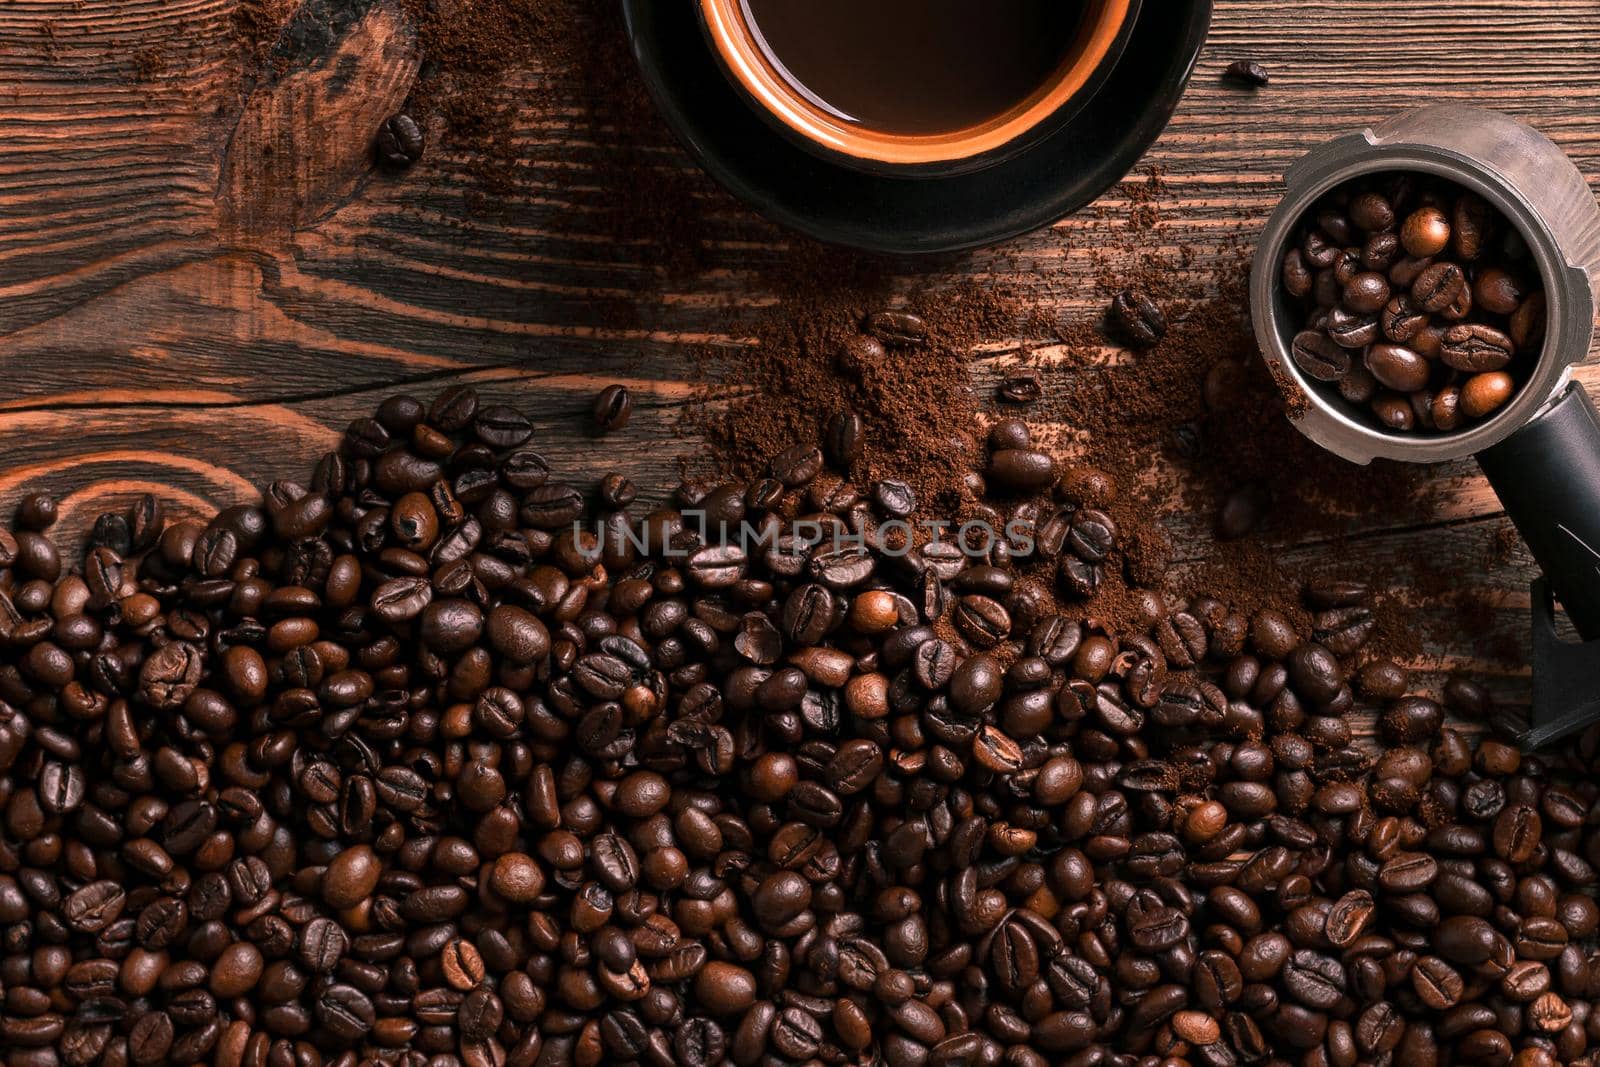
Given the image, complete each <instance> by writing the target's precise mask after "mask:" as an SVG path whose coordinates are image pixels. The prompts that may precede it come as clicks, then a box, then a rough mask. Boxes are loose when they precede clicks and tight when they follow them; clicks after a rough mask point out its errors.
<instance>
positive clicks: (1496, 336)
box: [1281, 172, 1546, 433]
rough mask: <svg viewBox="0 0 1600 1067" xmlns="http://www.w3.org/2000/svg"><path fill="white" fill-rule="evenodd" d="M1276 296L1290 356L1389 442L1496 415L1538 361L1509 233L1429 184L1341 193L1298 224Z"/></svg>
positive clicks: (1535, 319)
mask: <svg viewBox="0 0 1600 1067" xmlns="http://www.w3.org/2000/svg"><path fill="white" fill-rule="evenodd" d="M1281 283H1282V286H1283V289H1284V291H1285V292H1286V293H1287V294H1288V295H1289V297H1290V298H1291V303H1292V304H1293V305H1294V306H1295V307H1296V308H1298V309H1299V314H1301V315H1303V318H1302V319H1301V323H1302V325H1301V329H1300V331H1299V332H1298V333H1297V334H1295V336H1294V340H1293V342H1292V344H1291V346H1290V354H1291V356H1292V358H1293V359H1294V362H1295V365H1296V366H1298V367H1299V368H1300V371H1301V373H1303V374H1305V375H1307V376H1308V377H1310V378H1313V379H1315V380H1316V381H1319V382H1325V383H1327V384H1328V386H1329V387H1330V388H1332V389H1335V390H1337V391H1338V393H1339V395H1340V396H1341V397H1343V398H1344V400H1345V401H1346V402H1347V403H1349V404H1351V405H1354V406H1357V407H1359V408H1362V409H1364V410H1365V411H1366V412H1367V414H1368V416H1369V417H1370V418H1371V419H1373V420H1375V421H1376V422H1377V424H1378V425H1380V426H1382V427H1383V428H1385V429H1387V430H1390V431H1393V432H1395V433H1433V432H1437V433H1449V432H1451V431H1454V430H1460V429H1463V428H1466V427H1469V426H1471V425H1473V424H1474V423H1476V422H1479V421H1481V420H1483V419H1485V418H1488V417H1489V416H1491V415H1493V414H1494V413H1495V412H1496V411H1499V410H1500V409H1501V408H1502V407H1504V406H1505V405H1506V403H1507V402H1508V401H1509V400H1510V399H1511V397H1512V396H1513V395H1514V394H1515V393H1516V390H1517V388H1518V387H1519V385H1520V384H1521V383H1522V382H1523V381H1525V380H1526V379H1527V377H1528V374H1529V373H1530V372H1531V371H1532V370H1533V367H1534V365H1535V364H1536V363H1537V361H1538V359H1539V353H1540V350H1541V348H1542V346H1543V343H1544V333H1545V322H1546V312H1545V296H1544V291H1543V288H1542V285H1541V280H1540V276H1539V271H1538V268H1537V266H1536V265H1535V264H1534V262H1533V260H1532V257H1531V256H1530V255H1529V251H1528V247H1527V245H1526V243H1525V242H1524V241H1523V239H1522V236H1521V234H1520V233H1518V232H1517V230H1516V228H1515V227H1514V226H1513V225H1512V224H1511V223H1510V222H1509V221H1508V220H1506V219H1505V218H1504V217H1503V216H1502V215H1501V214H1500V213H1499V212H1498V211H1497V210H1496V209H1495V208H1494V207H1492V206H1491V205H1490V204H1489V202H1488V201H1486V200H1484V199H1483V198H1482V197H1481V196H1479V195H1478V194H1477V193H1475V192H1472V191H1470V190H1467V189H1464V188H1462V187H1461V186H1459V185H1457V184H1455V183H1454V182H1451V181H1448V180H1446V179H1443V178H1438V177H1434V176H1432V175H1425V174H1415V173H1409V172H1400V173H1386V174H1380V175H1376V176H1372V177H1366V178H1360V179H1357V180H1355V181H1353V182H1349V183H1346V184H1345V185H1342V186H1340V187H1339V188H1338V189H1335V190H1334V191H1333V192H1331V193H1329V194H1328V195H1327V196H1326V197H1324V198H1323V199H1322V200H1321V201H1320V202H1319V203H1318V204H1317V205H1316V206H1315V207H1314V208H1313V209H1312V210H1311V211H1310V212H1309V213H1308V215H1307V218H1306V221H1305V225H1304V226H1303V228H1302V229H1301V231H1300V235H1299V238H1298V243H1297V244H1295V245H1294V246H1293V247H1291V248H1290V249H1289V250H1288V252H1287V253H1285V255H1284V259H1283V265H1282V277H1281Z"/></svg>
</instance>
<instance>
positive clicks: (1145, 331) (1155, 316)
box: [1111, 289, 1167, 348]
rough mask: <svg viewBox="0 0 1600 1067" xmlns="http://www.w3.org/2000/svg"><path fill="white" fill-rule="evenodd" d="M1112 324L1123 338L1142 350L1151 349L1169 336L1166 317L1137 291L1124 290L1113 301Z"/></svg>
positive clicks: (1153, 302)
mask: <svg viewBox="0 0 1600 1067" xmlns="http://www.w3.org/2000/svg"><path fill="white" fill-rule="evenodd" d="M1111 322H1112V325H1113V326H1115V327H1116V329H1117V332H1118V333H1119V334H1120V335H1121V336H1122V337H1124V338H1126V339H1127V340H1128V341H1130V342H1131V343H1133V344H1134V345H1137V346H1139V347H1140V348H1149V347H1150V346H1152V345H1154V344H1156V343H1157V342H1159V341H1160V340H1161V339H1162V338H1163V337H1165V336H1166V334H1167V317H1166V315H1164V314H1162V312H1161V308H1159V307H1158V306H1156V302H1155V301H1154V300H1151V299H1150V297H1148V296H1147V295H1145V294H1144V293H1142V292H1140V291H1139V290H1137V289H1124V290H1123V291H1122V292H1120V293H1118V294H1117V295H1116V297H1115V299H1113V300H1112V301H1111Z"/></svg>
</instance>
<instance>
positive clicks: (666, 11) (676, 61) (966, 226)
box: [622, 0, 1211, 253]
mask: <svg viewBox="0 0 1600 1067" xmlns="http://www.w3.org/2000/svg"><path fill="white" fill-rule="evenodd" d="M622 8H623V16H624V19H625V22H626V26H627V32H628V37H629V41H630V42H631V44H632V47H633V52H634V55H635V56H636V57H637V59H638V61H639V66H640V69H641V71H642V72H643V74H644V79H645V84H646V86H647V87H648V88H649V90H650V93H651V95H652V96H653V97H654V99H655V102H656V105H657V106H658V107H659V108H660V110H661V113H662V115H663V116H664V117H665V118H666V121H667V124H668V125H669V126H670V127H671V128H672V130H673V131H674V132H675V133H676V134H677V136H678V137H679V139H680V140H682V141H683V143H684V145H685V146H686V147H687V148H688V149H689V152H690V153H691V154H692V155H693V156H694V157H695V159H696V160H697V161H698V162H699V163H700V165H701V166H703V167H704V168H705V169H706V170H707V171H708V172H709V173H710V174H711V175H712V176H713V177H714V178H716V179H717V180H718V181H720V182H721V183H722V184H723V185H725V186H726V187H727V188H728V189H729V190H731V191H732V192H733V193H734V194H735V195H736V196H738V197H739V198H740V199H742V200H744V201H745V202H746V203H748V204H750V205H751V206H752V207H754V208H755V209H756V210H758V211H760V212H761V213H762V214H764V215H766V216H767V217H768V218H771V219H772V220H774V221H775V222H778V223H781V224H783V225H785V226H789V227H791V228H793V229H796V230H799V231H800V232H802V233H805V234H809V235H810V236H812V237H815V238H818V239H819V240H823V241H829V242H832V243H834V244H842V245H851V246H854V247H857V248H862V249H867V250H869V251H876V252H890V253H929V252H948V251H954V250H956V249H963V248H974V247H978V246H981V245H987V244H993V243H995V242H997V241H1002V240H1004V239H1006V238H1008V237H1014V236H1016V235H1017V234H1020V233H1026V232H1028V231H1029V230H1034V229H1038V228H1039V227H1041V226H1046V225H1048V224H1050V223H1052V222H1054V221H1055V220H1057V219H1059V218H1061V217H1062V216H1064V215H1068V214H1071V213H1072V212H1073V211H1076V210H1077V209H1078V208H1080V207H1082V206H1083V205H1085V204H1087V203H1089V202H1090V201H1092V200H1094V199H1095V198H1096V197H1098V196H1099V195H1100V194H1101V193H1102V192H1104V191H1105V190H1106V189H1108V188H1110V187H1111V186H1112V185H1115V184H1116V183H1117V182H1118V181H1120V180H1122V178H1123V176H1124V175H1126V174H1127V172H1128V171H1129V170H1130V169H1131V168H1132V167H1133V165H1134V164H1135V163H1137V162H1138V160H1139V157H1140V156H1141V155H1142V154H1143V153H1144V151H1145V149H1147V148H1148V147H1150V145H1151V144H1152V143H1153V142H1154V141H1155V139H1156V138H1157V137H1158V136H1160V134H1161V131H1162V130H1163V129H1165V128H1166V124H1167V121H1168V120H1169V119H1170V118H1171V117H1172V112H1173V111H1174V109H1176V107H1177V105H1178V100H1179V99H1180V98H1181V97H1182V95H1183V88H1184V86H1185V85H1186V84H1187V83H1188V80H1189V75H1190V73H1191V72H1192V71H1193V69H1194V63H1195V59H1196V57H1197V56H1198V55H1199V53H1200V47H1201V45H1202V44H1203V43H1204V42H1205V36H1206V31H1207V29H1208V28H1209V27H1210V24H1211V0H1167V2H1164V3H1160V4H1152V3H1147V4H1145V5H1143V9H1142V11H1141V13H1140V15H1139V18H1138V21H1137V23H1136V24H1135V26H1134V28H1133V32H1132V35H1131V37H1130V38H1129V40H1128V43H1127V47H1126V49H1125V50H1124V52H1123V55H1122V59H1121V61H1120V62H1119V63H1118V64H1117V66H1116V68H1115V69H1114V70H1113V71H1112V72H1111V75H1110V77H1109V78H1108V79H1107V80H1106V83H1105V85H1104V86H1103V87H1102V88H1101V90H1100V92H1099V93H1098V94H1096V95H1095V97H1094V99H1093V100H1091V101H1089V103H1088V104H1086V105H1085V106H1084V107H1083V108H1082V109H1081V110H1080V111H1079V112H1078V114H1077V115H1076V116H1075V117H1074V118H1073V119H1072V120H1071V121H1070V122H1068V123H1066V124H1065V125H1064V126H1062V127H1061V128H1060V129H1058V130H1056V131H1054V132H1053V133H1051V134H1050V135H1049V136H1047V137H1045V138H1044V139H1043V140H1041V141H1039V142H1038V143H1036V144H1034V145H1032V146H1030V147H1029V148H1027V149H1025V150H1024V151H1022V152H1019V153H1018V154H1016V155H1014V156H1012V157H1010V158H1008V159H1006V160H1004V161H1002V162H999V163H996V164H995V165H994V166H991V167H988V168H985V169H983V170H979V171H975V172H971V173H965V174H956V175H950V176H945V177H927V178H901V177H891V176H884V175H877V174H869V173H866V172H864V171H859V170H855V169H852V168H850V167H847V166H843V165H840V164H837V163H832V162H829V161H827V160H825V159H822V158H821V157H820V156H816V155H813V154H812V153H810V152H808V151H806V150H805V149H803V148H801V147H799V146H797V145H795V144H792V143H791V142H790V141H788V140H787V139H786V138H785V137H783V136H782V135H781V134H779V133H778V132H777V131H775V130H774V129H772V127H771V126H770V125H768V124H767V123H766V122H765V121H763V120H762V118H761V116H759V115H757V114H756V113H755V112H754V111H753V110H752V109H751V108H750V106H749V105H748V104H747V103H746V102H745V101H744V99H743V98H742V97H741V96H740V95H739V94H738V92H737V91H736V90H735V89H734V88H733V86H732V85H731V84H730V83H729V81H728V79H727V78H726V77H724V75H723V72H722V70H721V68H720V67H719V66H718V65H717V62H716V58H715V57H714V56H713V55H712V53H711V49H710V46H709V45H708V44H707V42H706V40H705V34H704V32H703V31H702V29H701V27H700V24H699V22H698V15H697V14H696V12H695V5H694V0H622Z"/></svg>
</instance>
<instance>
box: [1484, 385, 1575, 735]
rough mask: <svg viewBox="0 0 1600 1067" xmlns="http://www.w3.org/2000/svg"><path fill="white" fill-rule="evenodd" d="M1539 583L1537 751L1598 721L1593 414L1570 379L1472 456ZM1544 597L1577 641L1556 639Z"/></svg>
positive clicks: (1535, 603) (1535, 696)
mask: <svg viewBox="0 0 1600 1067" xmlns="http://www.w3.org/2000/svg"><path fill="white" fill-rule="evenodd" d="M1478 464H1479V466H1481V467H1482V468H1483V473H1484V474H1485V475H1487V476H1488V479H1489V484H1490V485H1492V486H1494V491H1495V492H1496V493H1497V494H1499V496H1500V502H1501V503H1502V504H1504V505H1505V509H1506V514H1507V515H1509V516H1510V518H1511V521H1512V522H1513V523H1515V524H1516V527H1517V532H1518V533H1520V534H1521V535H1522V539H1523V540H1524V541H1525V542H1527V545H1528V549H1529V550H1530V551H1531V552H1532V553H1533V558H1534V559H1535V560H1536V561H1538V564H1539V567H1540V569H1541V570H1543V571H1544V577H1543V578H1541V579H1540V580H1538V581H1536V582H1534V583H1533V590H1532V592H1533V603H1532V608H1533V646H1532V648H1533V662H1532V664H1531V666H1532V668H1533V709H1532V711H1533V717H1532V721H1531V722H1530V724H1529V729H1528V732H1527V733H1526V734H1524V735H1523V738H1522V743H1523V746H1524V747H1525V748H1527V749H1529V750H1532V749H1537V748H1542V747H1544V746H1546V745H1548V744H1550V743H1551V742H1554V741H1558V740H1560V739H1561V738H1563V737H1568V736H1570V735H1572V734H1575V733H1578V732H1579V731H1581V730H1584V729H1586V728H1588V727H1589V726H1590V725H1592V724H1594V723H1596V722H1600V416H1597V415H1596V413H1595V407H1594V403H1593V402H1592V401H1591V400H1590V399H1589V394H1588V393H1586V392H1585V391H1584V388H1583V386H1581V385H1578V384H1577V383H1573V384H1571V385H1568V386H1567V388H1566V389H1565V391H1563V392H1562V393H1561V395H1560V396H1558V397H1557V398H1556V399H1555V401H1553V402H1552V403H1551V404H1549V405H1548V406H1546V407H1545V408H1544V409H1542V410H1541V411H1540V412H1539V413H1538V414H1537V415H1535V416H1534V417H1533V419H1532V420H1531V421H1530V422H1529V423H1528V424H1527V425H1526V426H1524V427H1522V428H1521V429H1519V430H1518V431H1517V432H1516V433H1514V434H1512V435H1511V436H1510V437H1508V438H1506V439H1505V440H1504V441H1502V442H1500V443H1499V444H1497V445H1495V446H1494V447H1493V448H1490V449H1487V450H1486V451H1483V452H1480V453H1479V454H1478ZM1552 592H1553V593H1554V595H1556V596H1559V597H1560V598H1561V606H1562V607H1563V608H1565V609H1566V612H1567V617H1568V619H1570V620H1571V621H1572V625H1573V626H1574V628H1576V629H1577V631H1578V634H1579V636H1580V637H1582V638H1583V642H1582V643H1579V642H1571V641H1563V640H1561V639H1560V637H1558V636H1557V634H1556V629H1555V614H1554V610H1553V605H1552V603H1551V597H1552Z"/></svg>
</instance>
